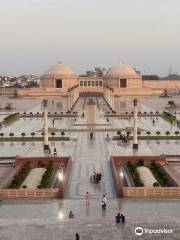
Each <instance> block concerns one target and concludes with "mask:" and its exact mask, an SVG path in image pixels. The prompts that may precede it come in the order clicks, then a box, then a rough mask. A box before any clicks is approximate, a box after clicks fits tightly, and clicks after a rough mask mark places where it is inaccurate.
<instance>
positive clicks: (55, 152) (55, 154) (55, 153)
mask: <svg viewBox="0 0 180 240" xmlns="http://www.w3.org/2000/svg"><path fill="white" fill-rule="evenodd" d="M54 157H57V150H56V148H54Z"/></svg>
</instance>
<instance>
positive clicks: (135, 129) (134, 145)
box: [133, 99, 138, 149]
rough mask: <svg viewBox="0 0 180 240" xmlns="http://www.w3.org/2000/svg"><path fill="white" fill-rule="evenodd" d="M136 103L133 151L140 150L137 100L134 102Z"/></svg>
mask: <svg viewBox="0 0 180 240" xmlns="http://www.w3.org/2000/svg"><path fill="white" fill-rule="evenodd" d="M133 103H134V127H133V149H138V139H137V114H138V110H137V103H138V101H137V99H134V100H133Z"/></svg>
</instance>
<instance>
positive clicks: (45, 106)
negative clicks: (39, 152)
mask: <svg viewBox="0 0 180 240" xmlns="http://www.w3.org/2000/svg"><path fill="white" fill-rule="evenodd" d="M47 104H48V101H47V99H44V100H43V106H44V150H45V151H46V150H49V137H48V110H47Z"/></svg>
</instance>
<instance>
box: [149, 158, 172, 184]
mask: <svg viewBox="0 0 180 240" xmlns="http://www.w3.org/2000/svg"><path fill="white" fill-rule="evenodd" d="M149 168H150V170H151V171H152V173H153V175H154V176H155V178H156V179H157V180H158V182H159V184H160V185H161V186H162V187H172V186H173V184H172V182H171V181H170V179H169V176H168V175H167V173H166V172H165V171H164V170H163V169H162V168H161V166H160V165H159V164H158V163H156V162H155V161H151V163H150V166H149Z"/></svg>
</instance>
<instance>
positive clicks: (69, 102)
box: [68, 92, 71, 111]
mask: <svg viewBox="0 0 180 240" xmlns="http://www.w3.org/2000/svg"><path fill="white" fill-rule="evenodd" d="M70 110H71V97H70V92H68V111H70Z"/></svg>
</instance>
